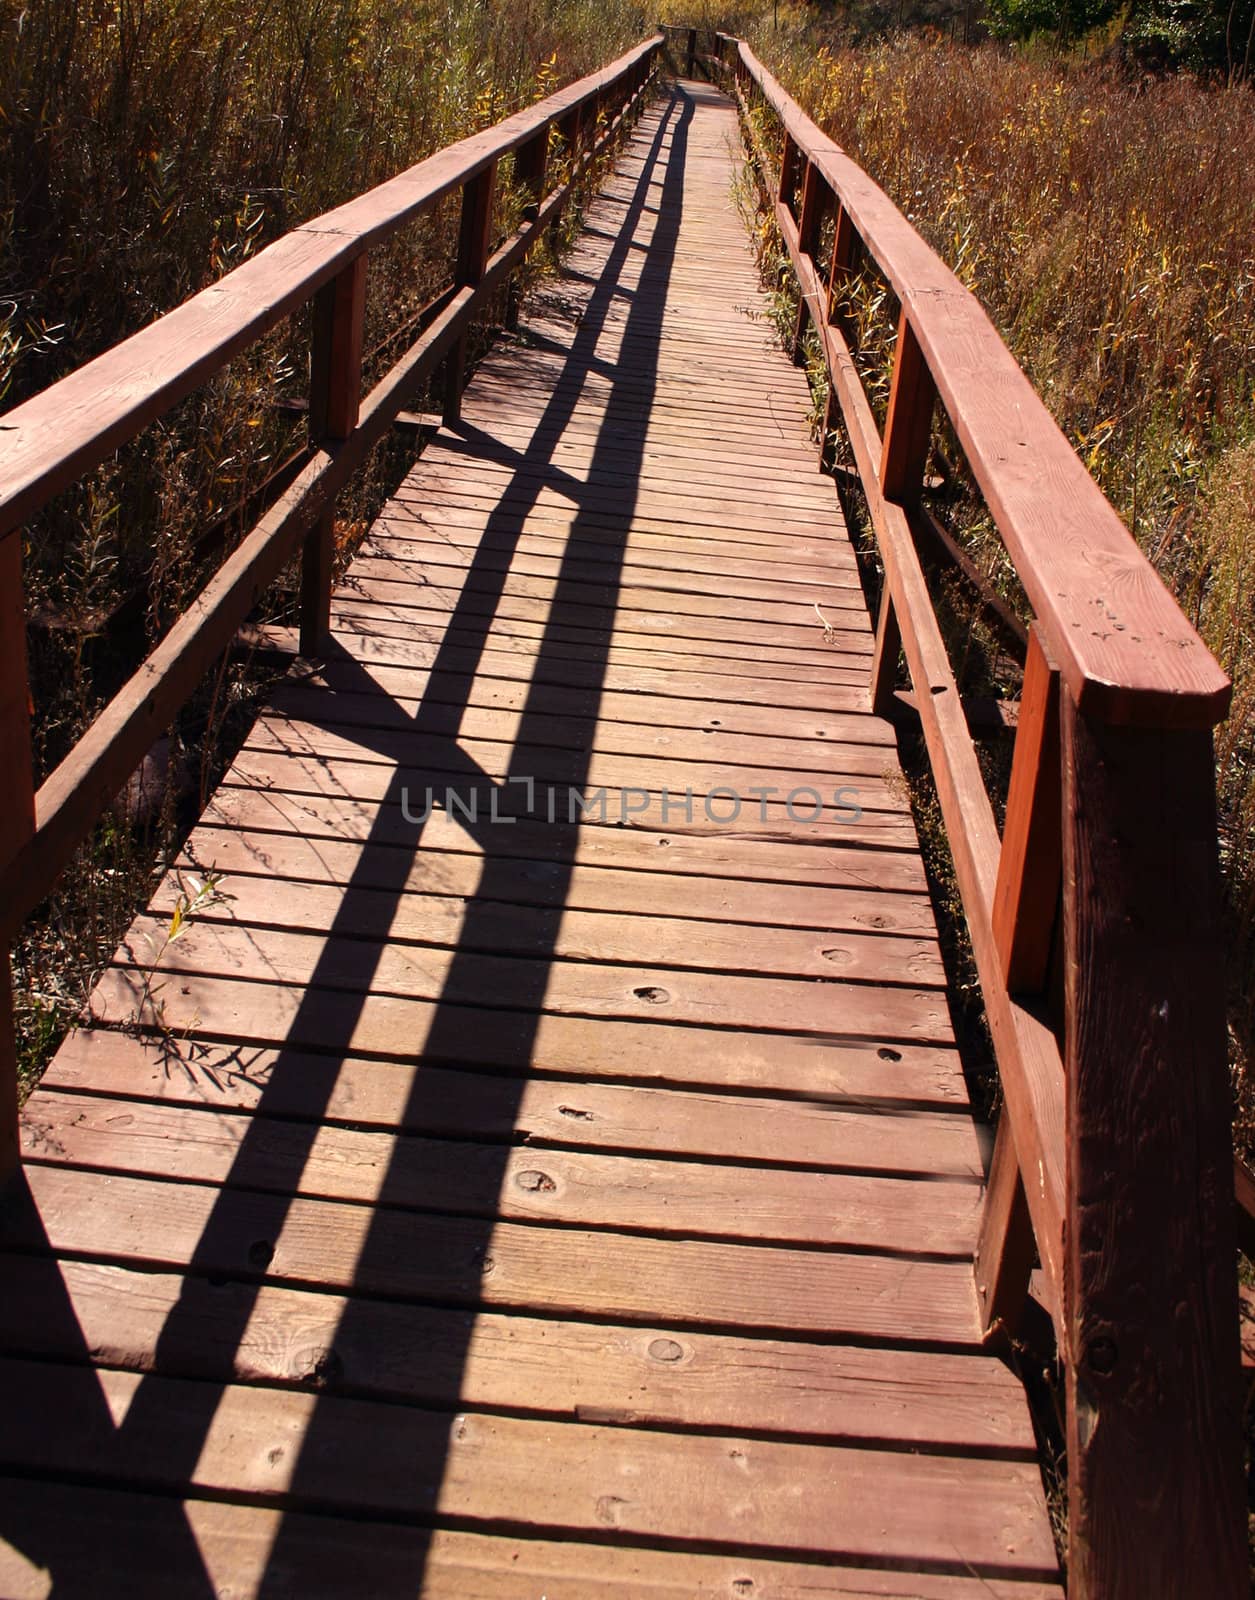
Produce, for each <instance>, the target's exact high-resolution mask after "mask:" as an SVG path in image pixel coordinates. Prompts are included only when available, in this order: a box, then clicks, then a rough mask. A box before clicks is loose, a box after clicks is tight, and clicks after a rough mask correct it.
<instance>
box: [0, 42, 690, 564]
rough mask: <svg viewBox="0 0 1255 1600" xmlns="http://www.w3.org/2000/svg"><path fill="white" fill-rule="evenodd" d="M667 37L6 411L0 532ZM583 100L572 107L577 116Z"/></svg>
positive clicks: (353, 205) (309, 233) (258, 262)
mask: <svg viewBox="0 0 1255 1600" xmlns="http://www.w3.org/2000/svg"><path fill="white" fill-rule="evenodd" d="M661 46H662V38H661V35H658V36H655V37H654V38H652V39H648V40H645V41H643V42H642V43H641V44H639V45H637V46H635V47H634V48H633V49H632V50H630V51H628V52H627V53H626V54H625V55H624V56H622V57H620V58H619V60H617V61H615V62H612V63H611V64H610V65H609V66H608V67H605V68H603V69H602V70H601V71H599V72H596V73H592V74H591V75H590V76H589V77H587V78H581V79H580V80H579V81H578V82H577V83H574V84H571V85H570V86H569V87H568V88H565V89H561V90H559V91H558V92H557V93H555V94H552V95H550V96H549V97H548V99H546V100H542V101H539V102H538V103H537V104H536V105H534V106H530V107H528V108H527V109H526V110H524V111H520V112H517V113H516V114H515V115H514V116H512V117H509V118H507V119H506V121H504V122H502V123H498V124H497V126H496V127H494V128H489V129H487V130H485V131H484V132H482V133H477V134H472V135H471V136H470V137H469V138H466V139H463V140H461V141H460V142H459V143H458V144H456V145H451V146H449V147H448V148H447V149H445V150H441V151H439V152H438V153H437V154H436V155H433V156H430V157H428V158H427V159H426V160H425V161H421V162H419V163H418V165H417V166H414V167H411V168H409V169H408V170H407V171H406V172H402V173H400V174H398V175H397V177H395V178H391V179H389V180H388V181H387V182H386V183H383V184H380V185H379V186H378V188H375V189H372V190H370V191H369V192H368V193H366V194H363V195H359V196H358V197H357V198H356V199H354V200H350V201H348V202H346V203H345V204H344V205H342V206H340V207H338V208H337V209H336V210H334V211H329V212H327V213H326V214H325V215H324V216H321V217H317V218H315V219H313V220H312V221H310V222H308V223H305V224H303V225H302V226H301V227H300V228H297V229H294V230H293V231H292V232H291V233H289V234H286V235H285V236H284V237H283V238H282V239H280V240H278V241H277V242H276V243H275V244H273V245H270V246H269V247H268V248H267V249H265V250H263V251H261V252H260V253H259V254H258V255H257V256H255V257H253V258H252V259H251V260H250V261H247V262H245V263H244V265H243V266H241V267H238V268H237V269H236V270H235V271H234V272H232V273H230V274H228V275H227V277H225V278H223V279H222V280H221V281H220V282H219V283H216V284H214V285H212V286H211V287H210V288H208V289H206V290H204V291H202V293H200V294H199V295H195V296H194V297H193V298H192V299H191V300H188V301H186V302H185V303H184V304H183V305H182V306H179V307H178V308H177V309H176V310H175V311H172V312H170V313H168V314H167V315H166V316H164V317H161V318H159V319H158V321H156V322H154V323H153V324H152V325H151V326H150V327H148V328H145V329H144V330H143V331H142V332H140V333H138V334H135V335H134V336H133V337H132V338H130V339H127V340H125V341H124V342H123V343H122V344H120V345H118V346H117V347H116V348H115V349H113V350H110V351H108V352H106V353H105V354H104V355H102V356H99V357H97V358H96V359H95V360H94V361H90V362H88V363H87V365H86V366H84V367H80V368H79V369H78V371H76V372H74V373H71V374H70V375H69V376H68V377H67V378H64V379H62V380H61V381H60V382H59V383H57V384H54V385H53V386H52V388H50V389H47V390H45V391H44V392H43V393H42V394H40V395H36V396H35V398H34V399H32V400H28V401H27V402H25V403H24V404H23V405H21V406H19V407H17V408H16V409H15V410H13V411H12V412H10V413H8V415H7V416H6V418H5V424H6V425H5V429H4V432H3V434H0V537H2V536H7V535H8V534H9V532H10V531H11V530H12V529H13V528H15V527H17V526H18V525H19V524H20V523H21V522H23V521H24V520H26V519H27V518H28V517H29V516H30V515H31V514H33V512H34V511H36V510H37V509H38V508H39V507H40V506H41V505H43V504H44V503H45V502H46V501H47V500H48V499H50V498H51V496H52V495H54V494H56V493H58V492H59V491H60V490H62V489H64V488H67V487H68V486H69V485H70V484H72V483H73V482H74V481H75V480H76V479H77V478H79V477H80V476H81V475H82V474H83V473H85V472H87V471H89V470H90V469H91V468H92V467H93V466H96V465H98V464H99V463H100V462H101V461H103V460H104V459H105V458H106V456H108V455H109V454H110V453H111V452H112V451H114V450H116V449H117V448H118V446H119V445H121V444H122V443H124V442H125V441H126V440H127V439H130V438H133V437H134V436H135V435H136V434H137V433H138V432H139V431H140V429H141V428H143V427H145V426H146V425H147V424H148V423H149V422H151V421H153V420H154V419H155V418H156V417H158V416H160V415H161V414H162V413H163V412H165V411H167V410H169V409H170V407H171V406H173V405H175V404H176V403H177V402H178V401H179V400H181V399H182V398H183V397H184V396H186V395H188V394H190V393H191V392H192V391H193V390H194V389H196V388H198V387H199V386H200V385H201V384H203V383H204V382H205V381H206V380H207V379H208V378H210V377H211V376H212V375H213V374H214V373H215V372H216V371H218V370H219V369H220V368H221V367H222V366H224V365H225V364H226V362H227V361H229V360H230V358H231V356H232V355H234V354H236V353H237V352H238V351H240V350H242V349H244V348H246V347H247V346H248V345H249V344H251V343H253V342H254V341H256V340H257V339H258V338H260V337H261V336H262V335H263V334H264V333H265V332H266V331H267V330H268V329H270V328H272V327H274V325H275V324H276V323H277V322H279V321H281V320H282V319H283V318H284V317H285V316H287V315H289V314H290V313H291V312H292V311H295V310H296V309H297V308H298V307H299V306H301V305H302V304H304V303H305V302H306V301H307V300H309V299H310V298H311V296H312V295H313V294H314V293H315V292H316V291H317V290H318V289H320V288H321V287H322V285H323V284H325V283H327V282H328V281H329V280H330V279H332V278H334V277H335V276H336V274H337V272H339V271H340V270H341V268H343V267H344V266H346V265H347V264H348V263H349V262H351V261H352V260H353V259H354V258H355V257H357V256H359V255H360V254H361V253H362V252H363V250H365V249H367V248H369V247H370V246H371V245H374V244H378V243H380V242H382V241H383V240H385V239H388V238H390V237H391V236H392V235H393V234H394V233H396V232H397V231H398V230H399V229H400V228H402V227H404V226H405V224H406V223H407V222H410V221H412V220H413V219H414V218H415V217H417V216H420V215H421V214H422V213H423V212H424V211H426V210H428V209H430V207H432V206H433V205H435V204H436V202H437V201H439V200H440V199H442V198H443V197H444V196H445V195H447V194H449V193H450V192H452V191H453V190H456V189H458V188H460V187H461V186H462V185H463V184H465V183H466V182H467V181H468V180H469V179H472V178H473V177H474V176H475V174H476V173H477V172H479V171H481V170H482V169H483V168H484V167H485V166H487V165H488V163H489V162H492V161H496V160H498V159H499V158H500V157H501V156H503V155H506V154H508V153H509V152H510V151H512V150H515V149H517V148H518V147H519V146H520V145H523V144H526V143H527V142H528V140H529V139H531V138H533V137H535V135H536V133H537V132H538V131H539V129H541V128H542V127H544V126H547V125H548V124H550V123H553V122H555V121H557V120H559V119H561V118H563V117H569V116H570V115H572V114H574V115H576V116H578V115H579V108H580V107H581V106H582V105H583V104H584V103H585V102H586V101H587V100H589V99H591V98H592V97H593V96H594V95H596V94H598V93H600V92H601V91H602V90H603V89H605V88H608V87H612V86H615V85H618V84H621V83H622V82H624V81H625V80H626V79H627V78H628V77H629V76H630V74H631V73H632V72H633V71H634V69H635V68H636V67H637V66H638V65H639V64H641V63H642V62H646V61H648V62H650V63H652V62H653V61H654V60H655V58H656V57H657V54H658V52H659V50H660V49H661ZM572 108H574V113H572Z"/></svg>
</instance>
